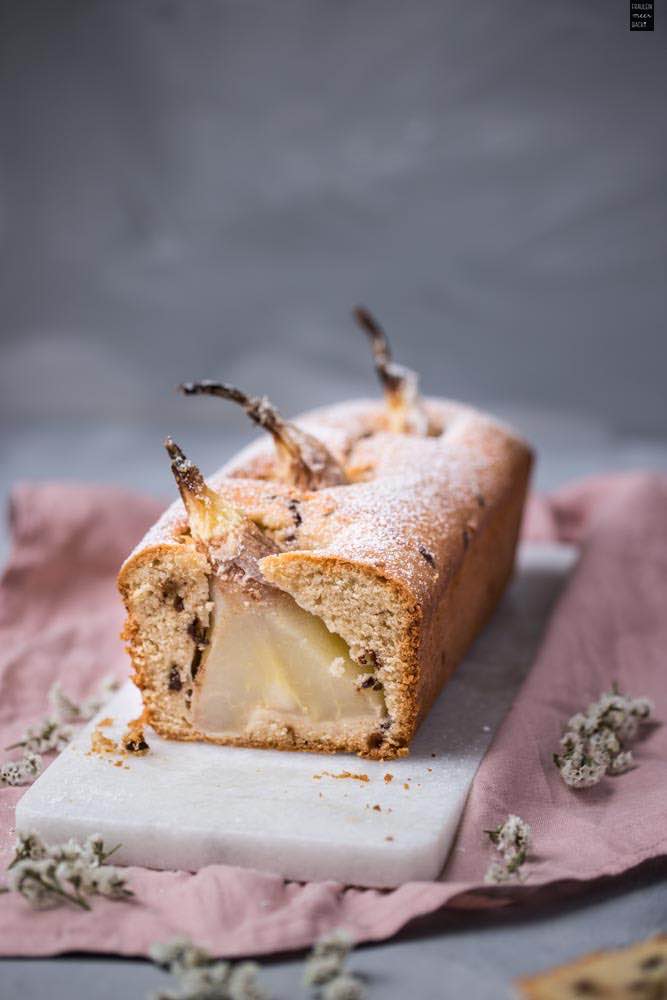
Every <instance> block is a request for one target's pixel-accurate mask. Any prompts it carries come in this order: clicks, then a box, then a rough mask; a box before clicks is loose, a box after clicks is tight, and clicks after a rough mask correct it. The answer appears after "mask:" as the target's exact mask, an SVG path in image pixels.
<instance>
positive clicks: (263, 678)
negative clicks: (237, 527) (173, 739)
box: [190, 582, 386, 736]
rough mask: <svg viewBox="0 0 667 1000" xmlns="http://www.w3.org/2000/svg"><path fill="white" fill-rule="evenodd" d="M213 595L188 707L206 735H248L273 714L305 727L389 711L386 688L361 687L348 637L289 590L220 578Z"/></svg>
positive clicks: (360, 670) (360, 671)
mask: <svg viewBox="0 0 667 1000" xmlns="http://www.w3.org/2000/svg"><path fill="white" fill-rule="evenodd" d="M212 599H213V601H214V609H213V614H212V624H211V627H210V631H209V637H208V645H207V647H206V650H205V652H204V655H203V657H202V662H201V666H200V668H199V671H198V673H197V676H196V679H195V684H194V690H193V696H192V707H191V711H190V714H191V721H192V724H193V725H194V726H195V728H196V729H197V730H198V731H199V732H201V733H202V734H203V735H205V736H229V735H234V734H243V733H244V732H246V731H247V730H248V729H249V728H252V725H253V723H254V722H255V721H256V720H258V719H260V718H263V719H266V718H268V717H270V718H271V719H275V720H276V721H277V722H284V723H285V724H287V725H296V726H297V728H300V725H299V724H301V725H309V724H311V723H312V724H315V725H317V724H318V723H321V724H327V723H329V724H331V723H340V724H345V723H355V722H361V721H362V720H365V719H367V720H368V722H369V724H370V725H372V724H373V723H376V722H378V721H379V720H381V719H382V718H383V717H384V716H385V715H386V711H385V704H384V697H383V694H382V690H381V689H380V690H375V689H374V687H373V686H371V687H367V688H362V687H360V686H359V685H358V684H357V681H358V679H359V677H360V676H361V675H362V674H364V673H365V671H364V668H362V667H361V666H359V665H358V664H357V663H355V662H354V661H353V660H352V659H351V658H350V654H349V650H348V647H347V645H346V643H345V642H344V641H343V639H341V638H340V636H338V635H335V634H334V633H332V632H330V631H329V630H328V629H327V627H326V625H325V624H324V622H323V621H322V620H321V619H320V618H317V617H316V616H315V615H312V614H310V613H309V612H307V611H304V610H303V609H302V608H300V607H299V605H298V604H297V603H296V601H295V600H294V599H293V598H292V597H290V596H289V595H288V594H285V593H283V592H282V591H279V590H277V589H274V588H265V589H264V592H263V594H261V596H260V597H256V596H251V595H250V594H248V593H247V592H246V591H244V590H243V589H242V588H240V587H235V586H233V585H229V584H221V583H218V582H216V583H215V584H214V586H213V593H212ZM378 687H380V688H381V686H380V685H378Z"/></svg>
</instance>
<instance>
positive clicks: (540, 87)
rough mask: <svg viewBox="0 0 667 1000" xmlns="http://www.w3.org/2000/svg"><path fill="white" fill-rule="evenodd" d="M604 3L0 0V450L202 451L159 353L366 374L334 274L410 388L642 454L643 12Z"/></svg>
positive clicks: (646, 302)
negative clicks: (633, 22)
mask: <svg viewBox="0 0 667 1000" xmlns="http://www.w3.org/2000/svg"><path fill="white" fill-rule="evenodd" d="M627 6H628V4H627V2H626V0H587V2H586V3H581V0H556V2H551V3H548V2H535V0H532V2H531V0H503V2H501V3H499V2H497V0H475V2H471V3H469V4H468V3H464V2H463V0H411V2H410V3H406V2H405V0H359V2H353V0H284V2H280V3H271V2H268V0H267V2H254V0H218V2H213V0H190V2H185V0H179V2H176V0H107V2H94V0H86V2H83V0H80V2H77V0H70V2H62V0H45V2H35V0H33V2H30V0H28V2H26V0H19V2H13V0H3V3H2V5H1V7H0V156H1V160H0V253H1V259H0V294H1V303H2V305H1V310H0V337H1V347H2V357H1V362H2V363H1V367H0V415H1V417H2V422H3V427H4V431H5V433H4V435H3V438H2V446H3V451H4V455H5V462H4V468H5V473H6V474H8V473H9V472H11V474H12V475H14V474H16V475H19V474H20V475H25V474H34V475H39V474H42V473H44V472H46V473H48V474H56V473H60V474H63V475H68V474H76V475H84V476H90V475H92V476H97V477H104V478H107V477H108V478H119V479H123V478H127V479H129V480H130V481H135V480H136V479H137V476H136V475H135V471H134V470H135V468H136V469H141V468H143V469H150V470H153V471H151V472H150V474H146V475H144V476H143V477H142V476H141V475H139V476H138V479H139V481H138V482H137V485H147V486H151V487H152V486H153V484H155V485H157V486H159V488H166V486H167V479H166V473H165V477H164V479H162V478H160V479H159V480H156V479H155V476H157V475H158V472H157V470H158V468H159V469H160V475H161V470H162V468H163V465H162V462H163V459H162V455H161V453H160V447H159V442H160V439H161V437H162V436H163V435H164V433H166V432H167V431H169V432H171V433H173V434H175V435H176V436H178V437H180V438H182V439H183V440H184V442H185V443H186V444H188V446H189V447H192V448H194V449H195V451H196V454H197V457H199V459H200V461H202V462H204V464H205V463H206V462H210V463H212V464H215V463H216V462H217V461H218V459H219V458H221V457H223V456H222V454H220V452H221V450H222V451H223V452H224V451H225V449H228V448H229V447H231V446H232V443H235V442H236V439H237V438H240V437H241V436H243V435H245V434H246V433H247V431H246V427H245V424H244V423H243V419H242V417H241V416H240V415H239V414H237V413H235V412H233V410H232V408H231V407H230V406H226V405H225V404H223V403H218V401H187V400H183V399H181V398H180V397H178V396H177V395H176V394H175V393H174V391H173V386H174V385H175V384H176V383H177V382H178V381H179V380H181V379H183V378H187V377H197V376H211V377H224V378H226V379H228V380H231V381H235V382H237V383H239V384H241V385H243V386H245V387H247V388H248V389H250V390H252V391H255V392H267V393H268V394H270V395H271V396H272V397H274V398H275V400H276V402H277V403H279V405H280V406H281V407H282V408H284V410H286V411H288V412H290V411H291V412H294V411H296V410H298V409H301V408H303V407H307V406H310V405H313V404H317V403H319V402H322V401H327V400H333V399H336V398H339V397H340V396H341V395H348V394H364V393H368V392H375V385H374V381H373V378H372V374H371V369H370V365H369V362H368V358H367V354H366V348H365V344H364V343H363V341H362V338H361V335H360V334H359V333H358V332H357V331H356V330H355V328H354V327H353V325H352V323H351V321H350V317H349V310H350V307H351V306H352V305H353V304H354V303H355V302H357V301H362V302H365V303H367V304H368V305H369V306H371V307H372V308H373V309H374V310H375V311H377V313H378V314H379V316H380V317H381V318H382V320H383V321H384V323H385V325H386V327H387V329H388V331H389V332H390V334H391V335H392V339H393V341H394V345H395V350H396V353H397V354H398V355H400V357H401V359H403V360H404V361H405V362H407V363H408V364H410V365H411V366H413V367H415V368H417V369H419V370H420V371H421V372H422V378H423V385H424V387H425V389H426V390H427V391H429V392H433V393H444V394H449V395H453V396H458V397H461V398H465V399H469V400H472V401H475V402H478V403H481V404H484V405H486V406H489V407H491V408H495V409H497V410H500V411H501V412H502V413H504V414H506V415H509V416H510V417H511V418H513V419H515V420H516V421H517V422H518V423H519V424H520V425H521V427H522V428H523V429H524V430H525V431H526V433H528V434H532V435H533V436H536V437H537V438H538V443H541V444H542V445H543V450H545V451H546V453H547V455H548V454H549V451H550V449H551V451H552V453H555V451H558V449H560V452H559V454H560V453H562V454H566V452H565V451H564V450H563V449H565V448H567V447H571V448H573V449H575V450H576V447H577V446H578V445H580V444H581V442H582V441H583V442H584V443H586V442H588V444H590V443H591V442H594V443H597V444H598V445H600V444H601V443H602V444H604V448H605V449H606V451H605V455H604V456H601V457H600V458H599V462H598V464H601V465H604V464H605V463H606V464H609V463H612V464H614V463H615V464H623V462H624V461H626V459H627V460H628V461H631V462H634V463H639V464H642V463H644V464H646V463H650V462H651V461H652V460H654V459H655V452H653V451H651V449H652V448H653V446H654V445H655V443H656V441H660V440H663V441H664V439H665V437H666V436H667V435H666V432H667V402H666V393H665V367H666V362H667V339H666V335H665V328H664V315H665V305H666V302H665V280H664V279H665V273H664V268H665V259H666V258H665V249H666V248H665V233H666V232H667V225H666V223H667V217H666V216H667V213H666V212H665V205H666V201H665V146H666V144H667V137H666V134H665V84H666V83H667V59H666V58H665V57H666V55H667V52H666V50H665V42H664V37H665V36H664V32H661V30H660V29H661V24H660V19H661V17H663V16H665V15H664V12H663V11H661V10H658V14H657V17H658V29H659V30H657V31H656V32H655V33H654V34H652V35H649V34H639V33H630V32H629V31H628V27H627V20H628V11H627ZM17 428H18V429H19V431H20V435H23V436H22V437H21V436H19V437H18V438H17ZM59 429H62V433H64V434H66V435H69V437H67V438H66V440H67V441H68V442H69V443H68V446H67V448H61V447H58V445H57V443H58V442H60V441H61V440H62V438H59V437H57V436H56V437H54V435H57V433H60V430H59ZM84 429H85V433H86V434H87V435H88V437H87V438H86V439H85V441H84V440H79V438H78V437H77V436H76V435H77V434H78V433H79V432H82V431H83V430H84ZM26 435H27V437H26ZM90 435H93V436H92V437H90ZM95 435H97V436H95ZM638 439H641V442H643V443H641V444H640V443H639V442H638ZM17 442H18V443H17ZM91 442H92V443H91ZM629 442H630V443H631V444H629ZM54 448H57V450H58V451H59V455H58V460H57V461H56V460H55V459H54V458H53V449H54ZM624 448H625V449H626V451H627V449H628V448H630V451H631V452H632V455H631V456H630V457H629V458H628V455H625V457H624V451H623V449H624ZM637 448H639V452H637ZM647 448H648V451H647V450H646V449H647ZM86 449H88V451H89V452H90V455H89V456H88V458H86V455H87V451H86ZM642 449H644V450H642ZM128 451H130V452H131V455H129V456H128ZM571 453H572V452H571ZM628 454H629V453H628ZM93 459H95V461H96V462H97V464H95V461H93ZM102 459H104V462H103V463H102ZM128 461H129V463H130V471H128ZM563 461H564V462H565V464H564V465H563V467H562V470H561V468H560V466H559V475H560V472H561V471H562V474H563V476H565V475H567V474H569V473H570V472H572V473H577V472H579V471H586V468H587V465H586V461H585V460H583V459H582V461H580V462H579V463H577V461H575V460H572V462H571V467H570V466H568V464H567V461H566V460H563ZM133 463H134V464H133ZM561 464H562V463H561ZM594 464H595V463H593V465H594ZM552 478H553V477H552ZM556 478H558V476H556Z"/></svg>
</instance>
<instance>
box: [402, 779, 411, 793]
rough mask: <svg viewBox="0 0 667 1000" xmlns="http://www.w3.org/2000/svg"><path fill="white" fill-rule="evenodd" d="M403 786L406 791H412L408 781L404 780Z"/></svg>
mask: <svg viewBox="0 0 667 1000" xmlns="http://www.w3.org/2000/svg"><path fill="white" fill-rule="evenodd" d="M403 788H404V789H405V790H406V792H409V791H410V786H409V784H408V783H407V781H404V782H403Z"/></svg>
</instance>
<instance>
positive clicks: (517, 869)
mask: <svg viewBox="0 0 667 1000" xmlns="http://www.w3.org/2000/svg"><path fill="white" fill-rule="evenodd" d="M485 833H486V834H487V835H488V837H489V840H490V841H491V843H492V844H493V846H494V847H495V848H496V850H497V851H498V852H499V853H500V855H501V856H502V862H500V861H492V862H491V864H490V865H489V867H488V868H487V871H486V875H485V876H484V881H485V882H487V883H488V884H491V883H495V884H498V883H501V882H508V881H510V879H512V878H514V877H516V878H517V879H519V880H520V881H521V880H522V879H523V877H524V876H523V872H522V871H521V866H522V865H523V863H524V862H525V860H526V855H527V853H528V848H529V847H530V845H531V843H532V831H531V829H530V826H529V825H528V823H526V821H525V820H523V819H521V817H520V816H515V815H513V814H511V815H509V816H508V817H507V819H506V820H505V822H504V823H501V824H500V826H497V827H496V828H495V830H486V831H485Z"/></svg>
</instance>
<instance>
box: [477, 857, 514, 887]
mask: <svg viewBox="0 0 667 1000" xmlns="http://www.w3.org/2000/svg"><path fill="white" fill-rule="evenodd" d="M512 878H513V875H512V873H511V872H510V871H508V870H507V865H505V864H503V863H502V861H492V862H491V863H490V864H489V867H488V868H487V869H486V872H485V874H484V881H485V882H486V884H487V885H500V884H501V883H502V882H509V881H510V880H511V879H512Z"/></svg>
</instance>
